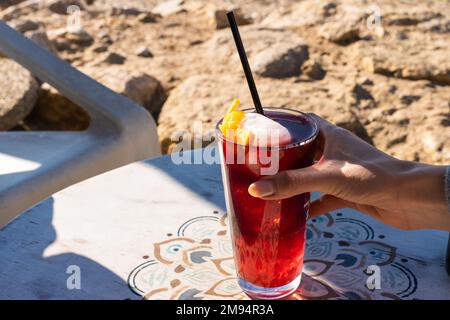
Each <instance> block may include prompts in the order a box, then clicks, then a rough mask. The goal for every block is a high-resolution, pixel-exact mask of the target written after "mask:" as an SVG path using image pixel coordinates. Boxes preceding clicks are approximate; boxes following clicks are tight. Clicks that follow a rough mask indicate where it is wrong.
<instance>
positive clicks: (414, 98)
mask: <svg viewBox="0 0 450 320" xmlns="http://www.w3.org/2000/svg"><path fill="white" fill-rule="evenodd" d="M418 100H420V96H417V95H404V96H401V97H400V101H401V102H402V104H404V105H407V106H409V105H410V104H411V103H413V102H414V101H418Z"/></svg>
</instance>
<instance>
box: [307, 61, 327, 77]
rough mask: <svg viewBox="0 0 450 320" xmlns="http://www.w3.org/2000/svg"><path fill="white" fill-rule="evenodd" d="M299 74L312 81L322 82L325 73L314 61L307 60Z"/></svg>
mask: <svg viewBox="0 0 450 320" xmlns="http://www.w3.org/2000/svg"><path fill="white" fill-rule="evenodd" d="M301 73H302V74H305V75H307V76H308V78H310V79H312V80H322V79H323V78H324V77H325V74H326V71H325V70H324V69H323V68H322V66H321V65H320V64H319V63H318V62H316V61H315V60H312V59H310V60H307V61H306V62H305V63H304V64H303V65H302V67H301Z"/></svg>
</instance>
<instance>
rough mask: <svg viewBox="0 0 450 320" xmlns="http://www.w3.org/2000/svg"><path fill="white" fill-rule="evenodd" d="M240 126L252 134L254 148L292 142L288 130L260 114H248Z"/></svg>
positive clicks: (251, 141) (250, 140)
mask: <svg viewBox="0 0 450 320" xmlns="http://www.w3.org/2000/svg"><path fill="white" fill-rule="evenodd" d="M239 126H240V128H241V129H243V130H244V131H247V132H248V133H249V134H250V139H249V144H250V145H253V146H261V147H264V146H267V147H269V146H280V145H286V144H289V143H291V141H292V136H291V134H290V133H289V130H288V129H286V128H285V127H283V126H282V125H281V124H280V123H278V122H276V121H274V120H272V119H270V118H268V117H266V116H263V115H261V114H259V113H253V112H252V113H246V114H245V117H244V119H243V120H242V121H241V123H240V124H239Z"/></svg>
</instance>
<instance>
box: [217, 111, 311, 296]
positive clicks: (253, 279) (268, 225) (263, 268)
mask: <svg viewBox="0 0 450 320" xmlns="http://www.w3.org/2000/svg"><path fill="white" fill-rule="evenodd" d="M244 112H254V110H253V109H251V110H250V109H248V110H244ZM264 112H265V116H267V117H269V118H271V119H273V120H275V121H277V122H279V123H280V124H282V125H283V126H284V127H286V128H287V129H288V130H289V132H290V134H291V137H292V141H291V142H290V143H289V144H286V145H274V144H273V143H272V144H269V145H268V146H267V145H266V146H260V145H255V144H247V145H242V144H238V143H236V142H234V141H231V140H229V139H227V138H226V137H225V136H224V135H223V134H222V132H221V131H220V130H219V127H218V126H219V125H220V124H221V122H222V120H220V121H219V123H218V124H217V127H216V137H217V140H218V146H219V151H220V159H221V169H222V179H223V183H224V191H225V198H226V204H227V211H228V214H229V219H230V222H231V223H230V230H231V237H232V241H233V250H234V260H235V265H236V271H237V276H238V282H239V285H240V286H241V287H242V289H243V290H244V292H245V293H247V294H248V295H249V296H250V297H253V298H260V299H277V298H281V297H284V296H287V295H289V294H290V293H292V292H294V291H295V290H296V289H297V287H298V285H299V284H300V280H301V272H302V266H303V253H304V249H305V233H306V219H307V216H308V210H309V201H310V194H309V193H304V194H300V195H297V196H294V197H291V198H288V199H284V200H270V201H268V200H262V199H259V198H255V197H252V196H251V195H250V194H249V193H248V187H249V186H250V184H252V183H253V182H255V181H257V180H259V179H260V178H262V177H264V176H265V175H270V174H275V173H277V172H278V171H282V170H290V169H298V168H303V167H307V166H310V165H312V164H313V158H314V151H315V145H316V137H317V134H318V127H317V124H316V123H315V122H314V120H313V119H312V118H311V117H310V116H308V115H306V114H303V113H301V112H298V111H294V110H290V109H286V108H264ZM274 168H275V170H274Z"/></svg>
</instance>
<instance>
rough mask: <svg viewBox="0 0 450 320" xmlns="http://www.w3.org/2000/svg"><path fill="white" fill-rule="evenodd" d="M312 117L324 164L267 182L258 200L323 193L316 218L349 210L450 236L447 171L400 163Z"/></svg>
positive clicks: (258, 186) (253, 190)
mask: <svg viewBox="0 0 450 320" xmlns="http://www.w3.org/2000/svg"><path fill="white" fill-rule="evenodd" d="M312 116H313V117H314V119H315V120H316V121H317V123H318V125H319V128H320V133H319V136H318V139H319V140H318V152H317V157H316V158H317V159H318V161H317V162H316V163H315V164H314V165H312V166H310V167H307V168H303V169H297V170H288V171H283V172H279V173H278V174H276V175H273V176H267V177H264V178H262V179H261V180H259V181H257V182H255V183H253V184H252V185H250V187H249V193H250V194H251V195H252V196H254V197H259V198H263V199H267V200H276V199H284V198H289V197H292V196H294V195H296V194H300V193H304V192H313V191H317V192H322V193H324V195H323V196H322V197H321V198H320V199H318V200H315V201H314V202H312V203H311V208H310V217H314V216H317V215H320V214H323V213H326V212H328V211H331V210H334V209H338V208H343V207H349V208H353V209H355V210H358V211H361V212H364V213H366V214H368V215H370V216H372V217H374V218H376V219H378V220H381V221H383V222H384V223H387V224H390V225H392V226H395V227H397V228H401V229H407V230H411V229H441V230H447V231H450V213H449V211H448V208H447V202H446V199H445V195H444V194H445V192H444V173H445V166H433V165H426V164H420V163H416V162H409V161H401V160H398V159H395V158H393V157H391V156H389V155H387V154H385V153H384V152H382V151H380V150H378V149H376V148H375V147H373V146H372V145H370V144H368V143H366V142H365V141H363V140H361V139H359V138H358V137H357V136H355V135H354V134H352V133H351V132H349V131H347V130H345V129H342V128H339V127H337V126H334V125H333V124H331V123H329V122H327V121H325V120H323V119H321V118H320V117H318V116H316V115H312Z"/></svg>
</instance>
